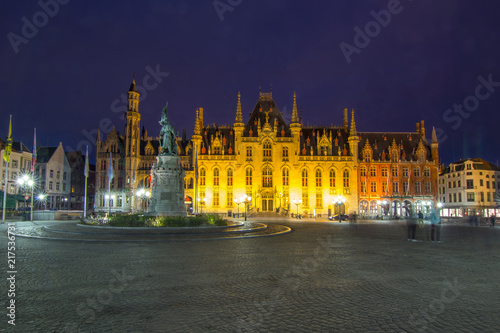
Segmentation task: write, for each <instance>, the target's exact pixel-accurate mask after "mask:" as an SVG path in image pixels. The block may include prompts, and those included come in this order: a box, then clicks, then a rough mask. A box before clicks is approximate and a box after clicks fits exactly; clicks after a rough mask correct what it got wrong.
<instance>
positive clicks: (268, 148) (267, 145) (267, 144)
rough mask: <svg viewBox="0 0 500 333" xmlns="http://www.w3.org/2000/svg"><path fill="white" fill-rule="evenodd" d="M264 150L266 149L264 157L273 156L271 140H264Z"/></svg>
mask: <svg viewBox="0 0 500 333" xmlns="http://www.w3.org/2000/svg"><path fill="white" fill-rule="evenodd" d="M263 150H264V157H271V153H272V151H271V142H269V141H266V142H264V146H263Z"/></svg>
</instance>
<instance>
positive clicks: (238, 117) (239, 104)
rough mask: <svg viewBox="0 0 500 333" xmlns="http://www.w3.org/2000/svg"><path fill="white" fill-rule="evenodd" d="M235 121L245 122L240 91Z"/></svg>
mask: <svg viewBox="0 0 500 333" xmlns="http://www.w3.org/2000/svg"><path fill="white" fill-rule="evenodd" d="M234 122H235V123H238V124H240V123H243V115H242V112H241V94H240V92H239V91H238V104H237V105H236V119H235V121H234Z"/></svg>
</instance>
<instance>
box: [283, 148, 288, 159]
mask: <svg viewBox="0 0 500 333" xmlns="http://www.w3.org/2000/svg"><path fill="white" fill-rule="evenodd" d="M283 157H288V147H283Z"/></svg>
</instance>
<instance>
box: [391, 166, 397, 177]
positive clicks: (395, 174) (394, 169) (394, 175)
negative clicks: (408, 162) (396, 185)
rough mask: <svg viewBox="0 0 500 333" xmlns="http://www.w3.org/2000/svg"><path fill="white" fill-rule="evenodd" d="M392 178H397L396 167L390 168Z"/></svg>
mask: <svg viewBox="0 0 500 333" xmlns="http://www.w3.org/2000/svg"><path fill="white" fill-rule="evenodd" d="M392 176H393V177H397V176H398V168H397V167H394V168H392Z"/></svg>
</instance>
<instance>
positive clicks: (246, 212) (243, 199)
mask: <svg viewBox="0 0 500 333" xmlns="http://www.w3.org/2000/svg"><path fill="white" fill-rule="evenodd" d="M241 201H242V202H244V203H245V221H246V220H247V215H248V203H249V202H252V197H249V196H248V197H247V196H246V195H245V196H243V197H242V198H241Z"/></svg>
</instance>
